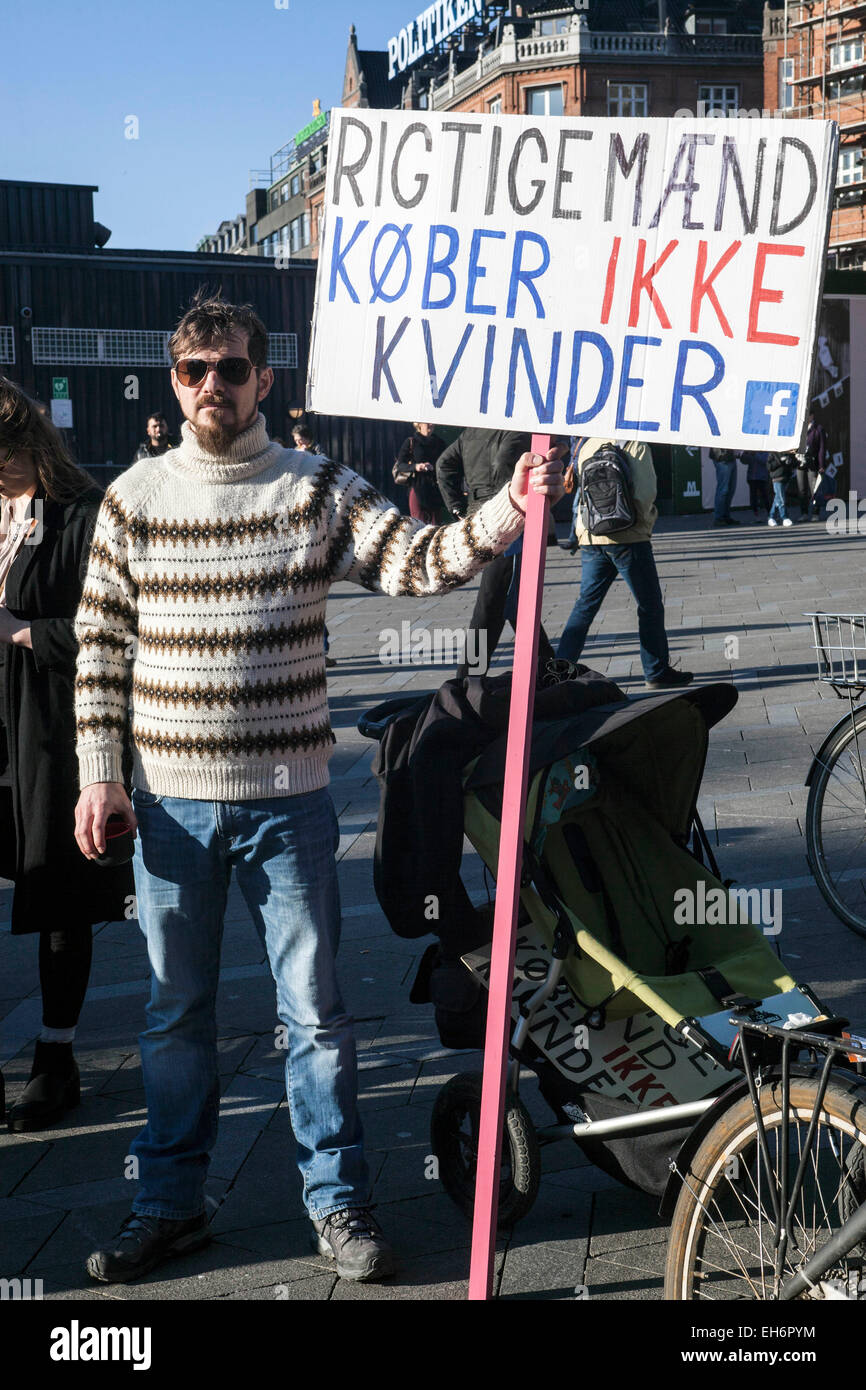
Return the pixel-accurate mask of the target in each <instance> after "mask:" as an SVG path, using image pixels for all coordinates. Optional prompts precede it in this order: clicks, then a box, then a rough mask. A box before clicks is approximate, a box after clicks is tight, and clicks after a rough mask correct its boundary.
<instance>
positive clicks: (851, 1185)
mask: <svg viewBox="0 0 866 1390" xmlns="http://www.w3.org/2000/svg"><path fill="white" fill-rule="evenodd" d="M817 1090H818V1081H817V1079H812V1078H805V1079H800V1078H798V1079H795V1080H792V1081H791V1089H790V1101H789V1107H788V1114H789V1129H788V1146H787V1155H788V1191H789V1192H790V1190H791V1185H792V1184H793V1182H794V1178H795V1175H796V1173H797V1170H798V1167H799V1164H800V1160H801V1158H802V1155H803V1153H804V1150H805V1145H806V1139H807V1134H808V1129H809V1123H810V1121H811V1119H812V1113H813V1111H814V1108H815V1101H816V1100H817ZM761 1114H762V1116H763V1121H764V1126H765V1131H766V1136H767V1148H768V1152H769V1159H770V1172H769V1173H768V1172H767V1168H766V1165H765V1164H764V1162H763V1161H762V1160H761V1158H760V1151H759V1144H758V1132H757V1122H756V1118H755V1112H754V1109H753V1107H752V1102H751V1100H750V1099H749V1097H748V1096H744V1097H743V1099H742V1100H739V1101H737V1103H736V1104H735V1105H733V1106H731V1108H730V1110H728V1111H726V1112H725V1114H723V1115H722V1116H721V1118H720V1119H719V1121H718V1123H717V1124H716V1125H714V1126H713V1128H712V1129H711V1130H710V1132H709V1134H708V1135H707V1136H706V1138H705V1139H704V1141H703V1143H702V1144H701V1145H700V1147H699V1148H698V1150H697V1152H696V1153H695V1155H694V1157H693V1159H692V1161H691V1163H690V1164H689V1167H688V1171H687V1172H686V1173H685V1175H684V1182H683V1186H682V1189H681V1191H680V1195H679V1198H678V1199H677V1204H676V1207H675V1209H674V1216H673V1221H672V1222H671V1233H670V1239H669V1241H668V1255H667V1266H666V1269H665V1298H668V1299H673V1300H677V1301H680V1300H694V1299H699V1298H701V1299H727V1300H734V1299H746V1300H749V1301H755V1300H772V1299H775V1298H777V1297H778V1291H779V1287H780V1284H782V1283H784V1282H785V1281H786V1280H787V1279H788V1278H790V1277H791V1275H793V1274H794V1273H796V1272H797V1270H799V1269H800V1268H802V1266H803V1265H804V1264H806V1263H807V1262H808V1261H809V1260H810V1259H811V1258H812V1256H813V1255H814V1254H815V1253H816V1251H818V1250H819V1249H820V1248H821V1246H822V1245H823V1244H824V1243H825V1242H826V1241H827V1240H828V1239H829V1237H830V1236H831V1235H832V1234H833V1233H834V1231H836V1230H838V1228H839V1226H841V1225H842V1223H843V1222H844V1221H845V1220H847V1218H848V1217H849V1216H850V1215H851V1214H852V1212H853V1211H854V1210H855V1209H856V1208H857V1207H858V1206H860V1205H861V1204H862V1203H863V1202H864V1201H866V1165H864V1154H866V1148H864V1146H866V1087H864V1086H863V1085H862V1084H858V1083H857V1082H845V1081H836V1080H831V1082H830V1083H829V1085H828V1086H827V1090H826V1093H825V1096H824V1101H823V1104H822V1106H821V1111H820V1115H819V1119H818V1124H817V1127H816V1131H815V1134H814V1135H813V1138H812V1143H811V1146H810V1148H809V1150H808V1159H807V1163H806V1170H805V1177H804V1180H803V1186H802V1189H801V1192H800V1195H799V1198H798V1200H797V1201H796V1203H795V1205H794V1209H793V1212H792V1215H791V1221H790V1225H789V1238H788V1242H787V1247H786V1249H785V1252H784V1259H783V1260H782V1261H781V1268H780V1273H779V1276H778V1277H777V1275H776V1271H775V1267H774V1261H775V1250H774V1240H775V1227H776V1221H775V1216H774V1205H773V1196H774V1195H775V1196H778V1186H779V1178H780V1173H781V1171H782V1158H783V1147H784V1146H783V1143H782V1128H781V1122H782V1106H781V1085H780V1083H779V1082H778V1081H776V1082H773V1083H772V1084H768V1085H765V1086H764V1087H763V1088H762V1091H761ZM864 1253H866V1251H864V1248H863V1246H862V1245H858V1246H857V1247H856V1248H855V1249H854V1250H853V1251H850V1252H849V1253H848V1254H847V1255H845V1256H843V1257H842V1258H841V1259H840V1260H839V1261H838V1262H837V1264H836V1266H835V1267H834V1268H833V1269H832V1270H828V1271H827V1273H826V1274H824V1275H823V1279H822V1282H825V1281H826V1282H835V1283H841V1284H842V1285H843V1286H844V1288H846V1289H848V1290H851V1289H853V1291H854V1293H855V1294H856V1293H857V1291H858V1281H859V1280H860V1279H861V1277H862V1266H863V1256H864ZM822 1292H823V1291H822V1290H820V1289H819V1290H818V1291H817V1293H815V1294H812V1293H811V1292H810V1296H818V1297H820V1296H821V1295H822Z"/></svg>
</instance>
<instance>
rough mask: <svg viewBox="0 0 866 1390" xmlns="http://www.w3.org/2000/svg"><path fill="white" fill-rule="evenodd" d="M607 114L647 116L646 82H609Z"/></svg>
mask: <svg viewBox="0 0 866 1390" xmlns="http://www.w3.org/2000/svg"><path fill="white" fill-rule="evenodd" d="M607 114H608V115H609V116H646V115H647V114H648V111H647V85H646V83H645V82H608V84H607Z"/></svg>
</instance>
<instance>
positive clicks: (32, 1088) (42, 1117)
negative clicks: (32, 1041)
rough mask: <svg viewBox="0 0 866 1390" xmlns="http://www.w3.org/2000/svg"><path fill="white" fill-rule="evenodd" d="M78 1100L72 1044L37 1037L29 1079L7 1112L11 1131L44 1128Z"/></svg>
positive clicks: (77, 1081)
mask: <svg viewBox="0 0 866 1390" xmlns="http://www.w3.org/2000/svg"><path fill="white" fill-rule="evenodd" d="M80 1100H81V1080H80V1077H79V1074H78V1063H77V1062H76V1060H75V1058H74V1057H73V1055H72V1043H57V1042H43V1041H42V1040H41V1038H40V1039H37V1042H36V1050H35V1053H34V1056H33V1066H32V1068H31V1071H30V1080H29V1081H28V1082H27V1085H26V1086H25V1087H24V1090H23V1091H22V1092H21V1095H20V1096H19V1097H18V1099H17V1101H16V1102H15V1104H14V1105H13V1106H12V1108H11V1110H10V1111H9V1128H10V1129H11V1130H12V1131H13V1132H14V1133H15V1134H27V1133H30V1131H32V1130H35V1129H46V1128H47V1127H48V1126H49V1125H50V1124H51V1123H52V1121H54V1120H59V1119H60V1116H61V1115H65V1114H66V1111H67V1110H73V1109H74V1108H75V1106H76V1105H78V1104H79V1102H80Z"/></svg>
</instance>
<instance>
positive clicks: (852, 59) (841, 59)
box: [830, 38, 863, 68]
mask: <svg viewBox="0 0 866 1390" xmlns="http://www.w3.org/2000/svg"><path fill="white" fill-rule="evenodd" d="M862 61H863V40H862V38H858V39H845V41H844V42H843V43H831V44H830V67H831V68H847V67H850V65H851V64H852V63H862Z"/></svg>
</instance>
